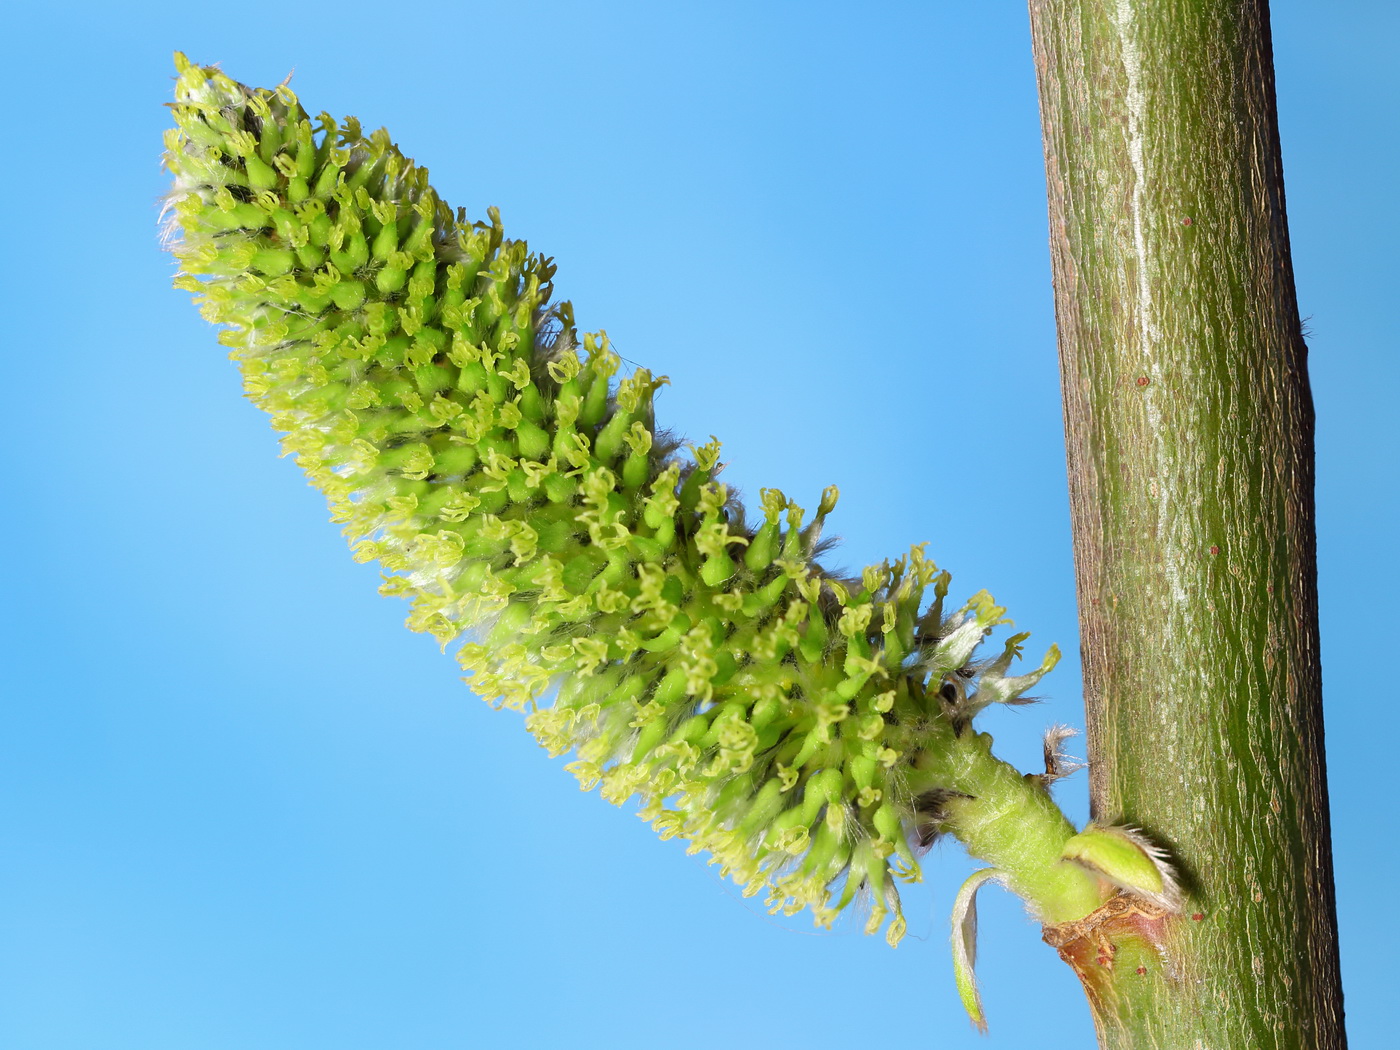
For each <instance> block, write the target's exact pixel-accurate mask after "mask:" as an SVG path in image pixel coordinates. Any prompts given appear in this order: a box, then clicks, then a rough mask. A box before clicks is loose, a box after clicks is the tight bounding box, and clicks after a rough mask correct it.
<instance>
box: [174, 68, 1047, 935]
mask: <svg viewBox="0 0 1400 1050" xmlns="http://www.w3.org/2000/svg"><path fill="white" fill-rule="evenodd" d="M176 65H177V69H178V72H179V80H178V83H177V86H176V104H175V106H174V114H175V123H176V127H175V128H174V129H172V130H171V131H169V132H167V135H166V146H167V154H166V164H167V166H168V168H169V170H170V171H171V173H172V174H173V176H174V189H173V192H172V193H171V195H170V198H169V205H168V210H169V235H170V236H169V242H170V244H171V245H172V248H173V250H174V252H175V255H176V256H177V258H178V259H179V261H180V264H181V266H182V272H181V273H180V274H179V276H177V278H176V280H175V284H176V285H177V286H178V287H180V288H183V289H186V290H188V291H190V292H193V293H194V294H195V296H196V301H197V302H198V304H199V306H200V308H201V310H202V312H203V314H204V316H205V317H206V318H208V319H209V320H210V321H212V322H215V323H219V324H223V325H227V326H228V327H227V328H226V329H225V330H224V331H223V332H222V333H221V336H220V339H221V341H222V342H223V343H224V344H225V345H226V346H228V347H229V348H230V349H231V351H232V352H231V355H230V356H231V357H233V358H234V359H235V360H236V361H237V362H238V363H239V365H240V367H241V369H242V372H243V376H244V382H245V388H246V390H247V394H248V396H249V398H250V399H252V400H253V401H254V402H255V403H256V404H258V405H259V406H261V407H262V408H264V409H266V410H267V411H268V412H269V413H270V414H271V415H272V417H273V424H274V426H275V427H276V428H277V429H278V430H280V431H282V432H283V433H284V437H283V446H284V448H285V449H286V451H288V452H290V453H292V454H293V455H295V457H296V459H297V462H298V463H299V464H300V465H301V467H302V468H303V469H304V470H305V471H306V473H307V475H308V477H309V479H310V480H311V482H312V484H314V485H316V486H317V487H318V488H320V489H321V490H322V491H323V492H324V493H325V494H326V496H327V498H328V500H329V503H330V507H331V513H332V517H333V520H335V521H337V522H340V523H342V524H343V525H344V531H345V534H346V536H347V538H348V539H349V541H350V543H351V545H352V546H353V547H354V549H355V556H356V558H357V559H360V560H365V561H368V560H378V561H379V562H380V564H381V566H382V567H383V568H384V569H385V571H386V577H385V583H384V586H383V587H382V588H381V590H382V591H383V593H385V594H393V595H397V596H401V597H404V598H407V599H408V600H409V601H410V602H411V612H410V615H409V621H408V622H409V626H410V627H412V628H413V629H414V630H418V631H424V632H427V633H429V634H432V635H433V636H434V637H436V638H437V639H438V640H439V641H440V642H441V643H442V644H443V645H444V647H446V646H449V645H456V646H457V649H456V656H457V659H458V661H459V662H460V663H461V665H462V667H463V668H464V669H465V670H466V671H467V672H468V674H469V678H468V681H469V683H470V684H471V686H472V687H473V689H474V690H475V691H476V692H478V693H479V694H480V695H481V696H482V697H483V698H484V699H487V700H488V701H490V702H492V703H494V704H496V705H498V706H502V707H508V708H512V709H515V710H520V711H525V712H528V717H527V719H526V724H527V726H528V727H529V729H530V731H531V732H532V733H533V734H534V735H535V737H536V738H537V739H538V740H539V742H540V744H541V745H543V746H544V747H545V748H546V749H548V750H549V751H550V752H551V753H552V754H556V755H560V754H566V753H569V752H573V753H574V754H575V755H576V759H575V761H573V762H572V763H571V764H570V765H569V767H568V768H569V769H570V770H571V771H572V772H573V773H574V774H575V775H576V776H577V777H578V779H579V781H580V783H581V784H582V786H583V787H584V788H585V789H587V788H591V787H594V786H599V787H600V789H601V791H602V794H603V795H604V797H606V798H608V799H609V800H611V801H613V802H618V803H621V802H623V801H625V800H628V799H631V798H637V799H639V800H640V803H641V815H642V816H643V817H644V818H645V819H647V820H649V821H651V823H652V824H653V826H654V827H655V828H656V829H657V830H658V831H659V832H660V833H661V834H662V835H663V837H667V838H669V837H673V836H674V837H680V838H683V839H686V840H688V841H689V842H690V844H691V846H690V848H691V850H692V851H707V852H709V853H710V854H711V855H712V857H713V859H714V861H715V862H717V863H718V864H719V865H720V866H721V868H722V869H723V870H724V871H725V872H726V873H728V874H729V875H731V876H732V877H733V878H734V879H735V880H736V881H737V882H738V883H740V884H741V885H742V886H743V887H744V892H745V893H746V894H752V893H757V892H759V891H761V890H763V889H765V888H766V889H767V891H768V903H769V906H770V907H771V908H773V910H774V911H782V912H784V913H786V914H792V913H794V912H796V911H798V910H800V909H802V908H803V907H808V908H811V909H812V912H813V914H814V916H815V917H816V920H817V922H818V923H819V924H822V925H826V924H829V923H830V922H831V921H832V920H833V919H834V918H835V916H836V914H837V913H838V912H839V911H840V910H841V909H842V908H843V907H845V906H846V905H847V904H849V903H850V902H851V901H853V900H856V899H858V898H861V897H863V898H865V899H867V900H868V901H869V909H870V922H869V928H870V929H875V928H877V927H878V926H880V925H881V924H882V923H883V922H884V921H885V920H886V919H889V920H890V923H889V926H888V928H887V931H886V932H887V937H888V938H889V939H890V941H891V943H895V942H897V940H898V939H899V937H900V936H901V935H902V933H903V930H904V922H903V919H902V918H901V916H900V911H899V895H898V893H897V892H896V890H895V882H896V880H897V879H905V880H913V879H917V878H918V873H919V866H918V862H917V860H916V859H915V856H914V853H913V851H912V850H911V846H910V842H911V840H912V839H914V838H915V837H916V835H917V832H916V828H917V827H919V826H920V824H921V820H922V821H923V822H924V823H926V821H927V818H928V816H929V815H928V814H927V813H921V812H920V811H919V808H918V807H919V805H920V803H919V799H920V797H921V796H924V795H926V794H928V793H930V792H933V793H935V794H936V789H938V788H939V787H940V785H939V784H938V783H928V782H925V781H924V780H921V779H920V773H919V770H920V769H922V768H926V767H927V766H928V765H929V763H927V762H922V763H921V762H919V761H918V759H919V756H921V755H926V754H928V753H929V752H930V751H932V750H936V749H938V748H939V747H940V746H947V742H948V741H951V740H953V739H955V738H956V737H957V735H958V734H959V733H960V732H962V726H961V725H959V724H958V719H959V718H961V717H962V715H963V714H964V713H965V711H964V710H963V709H956V710H955V709H950V707H949V706H948V704H947V702H946V700H945V699H944V698H943V697H942V696H941V695H940V690H941V689H942V687H943V685H944V683H945V682H946V681H948V680H950V678H954V677H956V678H957V680H958V681H959V682H961V683H962V685H961V687H960V688H961V693H960V695H961V696H963V697H967V698H977V697H980V698H981V701H980V702H983V703H985V702H990V701H993V700H995V701H1001V702H1005V701H1007V700H1014V699H1016V698H1017V697H1018V696H1020V694H1021V693H1022V692H1023V691H1024V690H1025V689H1027V688H1029V687H1030V685H1032V684H1033V683H1034V682H1035V681H1036V680H1037V679H1038V678H1039V677H1040V675H1041V674H1043V673H1044V672H1045V671H1046V670H1048V669H1049V667H1050V665H1051V664H1052V663H1053V657H1054V654H1053V651H1052V655H1051V656H1050V657H1047V660H1046V661H1045V662H1044V663H1043V664H1042V665H1041V667H1040V668H1037V669H1035V670H1033V671H1032V672H1030V673H1029V674H1027V675H1022V676H1018V677H1006V676H1005V673H1004V672H1005V671H1006V669H1007V667H1008V666H1009V662H1010V655H1011V652H1012V648H1008V654H1007V657H1006V658H1004V659H1002V660H998V661H996V662H994V663H993V664H992V665H990V666H989V667H987V668H985V669H982V670H981V671H980V672H978V670H977V668H976V667H975V666H974V665H971V664H969V661H970V660H971V658H972V654H973V650H974V649H975V648H976V646H977V643H978V642H980V641H981V639H982V638H983V636H984V635H985V634H986V633H988V632H989V631H990V630H991V628H992V627H994V626H995V625H997V624H999V623H1002V622H1004V621H1003V619H1002V613H1003V610H1001V609H1000V608H998V607H997V606H996V605H995V604H994V603H993V602H992V601H991V599H990V598H989V597H988V596H986V595H985V593H983V594H979V595H977V596H976V597H974V598H973V599H972V600H971V601H970V602H968V604H967V605H965V606H964V607H963V608H962V609H960V610H959V611H957V612H956V613H954V614H953V615H952V616H951V617H948V618H947V619H946V620H945V619H944V617H943V614H942V604H941V603H942V597H943V595H944V594H945V593H946V591H947V582H948V577H947V574H946V573H940V572H939V571H938V569H937V568H936V567H935V566H934V564H933V563H932V562H931V561H929V560H927V558H926V557H925V556H924V553H923V549H922V547H915V548H914V549H912V550H911V551H910V552H909V553H908V554H907V555H906V556H905V557H904V558H902V559H900V560H899V561H898V562H896V563H894V564H893V565H889V564H885V565H880V566H871V567H870V568H868V569H867V570H866V571H865V572H864V573H863V574H862V576H861V577H860V578H857V579H852V580H839V579H835V578H832V577H830V576H828V575H827V574H826V573H825V572H824V571H823V570H822V568H821V567H820V566H819V565H818V564H817V563H816V562H815V561H814V560H813V553H814V550H815V547H816V544H817V541H818V539H819V535H820V531H821V526H822V522H823V519H825V517H826V516H827V515H828V514H829V513H830V511H831V510H832V508H833V507H834V506H835V503H836V492H835V489H834V488H832V489H828V490H827V491H826V492H825V493H824V494H823V496H822V499H821V503H820V507H819V509H818V512H817V514H816V515H814V517H813V519H812V521H811V522H810V523H809V524H807V525H806V526H805V527H804V525H803V518H804V514H803V511H802V509H801V508H800V507H798V506H796V505H795V504H793V503H792V502H791V501H790V500H788V499H787V498H786V497H785V496H784V495H783V494H782V493H781V492H778V491H777V490H775V489H766V490H764V491H763V493H762V506H763V512H764V516H763V519H762V522H761V523H760V524H759V525H758V527H757V528H756V529H751V528H747V527H745V526H743V525H742V524H741V523H742V521H743V516H742V514H741V513H740V508H739V506H738V504H737V503H736V502H735V501H734V498H733V497H732V495H731V494H730V493H729V491H728V490H727V489H726V487H725V486H724V485H722V484H720V483H718V482H717V481H716V480H715V475H716V474H717V473H718V470H719V453H720V446H719V442H718V441H715V440H711V441H710V442H709V443H707V444H706V445H703V446H701V447H699V448H696V449H694V452H693V458H686V457H683V456H681V455H678V454H677V453H676V452H675V450H674V448H673V446H672V445H671V444H670V443H669V442H668V441H667V440H666V439H665V438H664V436H660V435H658V433H657V431H656V429H655V426H654V423H653V413H652V401H653V397H654V395H655V392H656V390H657V389H658V388H659V387H660V385H662V384H663V383H665V382H666V380H665V378H664V377H653V376H652V375H651V374H650V373H649V372H647V371H645V370H639V371H637V372H634V373H633V374H632V375H630V376H627V377H623V378H621V379H620V381H618V382H614V380H613V377H614V375H615V373H617V372H618V370H619V368H620V365H621V361H620V359H619V358H618V356H617V354H616V353H615V352H614V351H613V350H612V348H611V345H610V343H609V342H608V339H607V337H606V335H605V334H603V333H598V334H597V335H592V334H590V335H585V336H584V337H583V338H582V340H580V339H579V338H578V335H577V333H576V331H575V330H574V328H573V323H572V311H571V309H570V307H569V306H568V304H567V303H563V304H555V303H553V302H552V295H553V291H554V289H553V284H552V280H553V276H554V265H553V263H552V262H551V261H550V260H549V259H547V258H545V257H542V256H540V255H537V254H534V253H531V252H530V251H529V249H528V248H527V246H526V245H525V243H524V242H520V241H511V240H508V239H506V238H505V236H504V234H503V232H502V227H501V224H500V217H499V215H498V213H497V212H496V211H495V210H494V209H491V210H489V211H488V219H489V222H487V223H481V222H477V223H468V222H466V221H465V219H463V218H462V217H461V216H460V215H458V216H454V215H453V213H452V211H451V209H450V208H449V207H448V206H447V205H446V204H445V203H443V202H442V201H441V200H440V199H439V198H438V197H437V196H436V195H435V194H434V192H433V191H432V189H431V188H430V187H429V186H428V184H427V173H426V171H425V170H424V169H421V168H417V167H415V166H414V165H413V163H412V162H411V161H409V160H407V159H405V158H404V157H403V156H402V154H401V153H400V152H399V151H398V149H397V148H396V147H395V146H393V145H392V144H391V142H390V140H389V137H388V135H387V133H386V132H384V131H383V130H380V131H377V132H375V133H373V134H372V135H370V136H369V137H366V136H365V135H364V134H363V133H362V131H361V129H360V126H359V122H358V121H357V120H355V119H354V118H346V119H345V121H344V122H342V123H338V122H337V121H335V120H334V119H332V118H331V117H330V116H328V115H327V114H324V113H322V114H320V115H319V116H318V117H316V118H311V117H310V116H308V114H307V112H306V111H305V110H304V109H303V108H302V107H301V105H300V104H299V103H298V101H297V99H296V96H295V95H294V94H293V93H292V92H291V91H290V90H288V89H287V88H286V87H285V86H283V87H279V88H277V89H276V90H273V91H265V90H254V89H251V88H247V87H244V86H243V85H241V84H238V83H236V82H234V81H233V80H230V79H229V78H228V77H227V76H225V75H224V74H223V73H221V72H219V71H218V70H217V69H212V68H201V67H199V66H196V65H194V64H192V63H190V62H189V61H188V60H187V59H186V58H185V57H184V56H183V55H177V56H176ZM784 525H785V527H784ZM930 585H932V586H933V588H934V597H935V599H936V601H935V603H934V604H933V606H932V607H931V608H929V609H927V610H922V611H921V608H922V602H923V598H924V595H925V592H926V591H927V590H928V589H929V587H930ZM1019 640H1020V638H1019V636H1018V638H1017V639H1016V641H1018V642H1019ZM551 696H552V697H553V699H552V702H551V701H550V699H549V698H550V697H551Z"/></svg>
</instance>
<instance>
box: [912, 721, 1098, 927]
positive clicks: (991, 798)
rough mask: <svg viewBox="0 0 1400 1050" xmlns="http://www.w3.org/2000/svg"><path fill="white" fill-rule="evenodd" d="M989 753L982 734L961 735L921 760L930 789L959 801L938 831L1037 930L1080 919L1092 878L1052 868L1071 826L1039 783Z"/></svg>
mask: <svg viewBox="0 0 1400 1050" xmlns="http://www.w3.org/2000/svg"><path fill="white" fill-rule="evenodd" d="M991 745H992V738H991V736H990V735H989V734H987V733H974V732H970V731H969V732H964V733H963V734H962V735H961V736H958V737H956V738H954V739H952V740H951V741H949V742H948V744H947V745H946V746H944V745H940V747H939V749H938V750H937V751H936V752H933V751H930V752H929V753H927V754H926V755H925V756H924V757H923V758H922V759H921V762H920V772H921V773H923V774H925V775H927V776H929V778H930V783H934V784H938V785H942V786H943V787H945V788H950V789H953V790H956V791H958V792H961V793H962V795H961V797H953V798H950V799H949V800H948V801H947V803H946V804H945V805H946V810H945V814H946V815H945V820H944V827H945V828H946V829H947V831H948V832H949V833H950V834H952V835H953V836H954V837H956V838H957V839H958V840H959V841H960V842H962V844H963V846H964V847H965V848H966V849H967V851H968V852H969V853H970V854H972V856H974V857H977V858H979V859H981V860H985V861H987V862H988V863H989V864H991V865H993V866H995V867H997V868H999V869H1001V871H1003V872H1005V874H1006V878H1007V886H1008V888H1009V889H1011V890H1012V891H1013V892H1014V893H1016V894H1017V895H1018V896H1020V897H1021V898H1022V899H1024V900H1025V901H1026V902H1027V903H1028V904H1029V905H1030V906H1031V907H1032V908H1033V909H1034V911H1035V913H1036V916H1037V918H1039V919H1040V921H1041V922H1044V923H1062V922H1071V921H1073V920H1076V919H1082V918H1083V917H1084V916H1085V915H1088V914H1089V913H1090V912H1092V911H1093V910H1094V909H1095V908H1097V907H1098V906H1099V905H1100V904H1102V903H1103V900H1104V894H1103V891H1102V889H1101V887H1100V883H1099V880H1098V879H1097V878H1096V877H1095V876H1093V875H1091V874H1089V873H1088V872H1087V871H1085V870H1084V869H1083V868H1080V867H1077V866H1076V865H1073V864H1069V863H1066V862H1064V861H1061V860H1060V854H1061V852H1062V851H1063V850H1064V847H1065V843H1066V842H1068V841H1069V840H1070V838H1071V837H1072V836H1073V835H1074V834H1075V828H1074V825H1072V824H1071V823H1070V822H1069V818H1067V817H1066V816H1065V815H1064V813H1063V812H1061V810H1060V808H1059V806H1057V805H1056V804H1055V801H1054V800H1053V799H1052V798H1051V797H1050V792H1049V791H1047V790H1046V788H1045V787H1044V786H1043V784H1042V783H1041V781H1039V780H1038V779H1037V778H1036V777H1034V776H1026V775H1023V774H1022V773H1021V772H1020V771H1019V770H1017V769H1016V768H1015V767H1014V766H1012V765H1009V764H1008V763H1006V762H1003V761H1001V760H1000V759H999V758H997V757H995V756H994V755H993V754H992V753H991Z"/></svg>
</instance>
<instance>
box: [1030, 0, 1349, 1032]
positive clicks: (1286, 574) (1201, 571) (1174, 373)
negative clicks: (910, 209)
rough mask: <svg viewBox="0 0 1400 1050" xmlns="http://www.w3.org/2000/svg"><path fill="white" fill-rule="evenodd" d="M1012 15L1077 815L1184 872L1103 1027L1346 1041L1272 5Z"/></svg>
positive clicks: (1141, 5)
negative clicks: (1046, 308) (1158, 851)
mask: <svg viewBox="0 0 1400 1050" xmlns="http://www.w3.org/2000/svg"><path fill="white" fill-rule="evenodd" d="M1030 14H1031V26H1032V37H1033V47H1034V52H1035V63H1036V72H1037V77H1038V82H1039V88H1040V99H1041V118H1042V124H1043V128H1044V134H1045V156H1046V175H1047V184H1048V193H1049V211H1050V243H1051V256H1052V266H1053V273H1054V282H1055V306H1056V317H1057V325H1058V330H1059V344H1060V361H1061V377H1062V384H1063V392H1064V403H1065V429H1066V441H1067V453H1068V459H1069V474H1070V496H1071V514H1072V520H1073V528H1074V549H1075V564H1076V574H1077V577H1078V592H1079V607H1080V624H1081V632H1082V638H1081V644H1082V646H1083V651H1084V676H1085V703H1086V707H1087V721H1088V738H1089V753H1090V759H1091V777H1090V784H1091V793H1092V803H1093V807H1094V815H1095V818H1096V819H1098V820H1101V821H1104V822H1109V823H1131V824H1134V825H1137V826H1140V827H1141V828H1143V829H1144V831H1145V832H1147V833H1148V834H1149V835H1150V836H1151V837H1153V838H1154V839H1157V840H1159V841H1161V842H1164V843H1167V844H1170V846H1171V848H1172V850H1173V852H1174V854H1175V855H1176V857H1177V859H1178V861H1179V862H1180V864H1181V866H1182V868H1183V872H1184V875H1185V877H1186V888H1187V889H1188V891H1189V894H1190V903H1189V904H1188V908H1187V915H1188V916H1190V918H1188V919H1185V920H1182V921H1181V922H1179V923H1178V925H1177V929H1176V930H1175V931H1174V933H1173V941H1174V944H1175V945H1176V951H1177V956H1178V959H1179V966H1180V972H1179V973H1176V974H1172V973H1171V972H1169V971H1170V970H1171V967H1170V966H1167V965H1153V964H1152V960H1151V959H1145V960H1144V965H1142V966H1135V967H1134V968H1133V969H1132V970H1131V971H1129V970H1127V969H1126V968H1125V967H1123V966H1117V967H1115V969H1114V973H1113V975H1112V977H1111V979H1110V981H1109V984H1110V990H1111V994H1109V995H1108V996H1107V997H1106V999H1105V1000H1104V1004H1103V1005H1102V1008H1101V1009H1100V1010H1099V1011H1098V1015H1099V1016H1098V1018H1097V1019H1098V1021H1099V1024H1100V1033H1101V1038H1102V1039H1103V1040H1104V1043H1105V1045H1109V1046H1118V1047H1128V1046H1133V1047H1147V1046H1153V1047H1157V1046H1171V1047H1210V1048H1211V1050H1221V1048H1223V1047H1246V1046H1247V1047H1251V1048H1253V1047H1329V1048H1332V1047H1341V1046H1344V1045H1345V1035H1344V1032H1343V1028H1342V1017H1341V991H1340V979H1339V976H1338V964H1337V952H1336V936H1335V908H1334V904H1333V884H1332V870H1331V853H1330V845H1329V843H1330V829H1329V823H1328V813H1327V787H1326V772H1325V762H1324V754H1323V726H1322V708H1321V677H1320V665H1319V658H1318V632H1317V595H1316V555H1315V538H1314V527H1313V417H1312V403H1311V395H1310V392H1309V388H1308V380H1307V372H1306V356H1307V348H1306V346H1305V345H1304V342H1303V339H1302V335H1301V331H1300V324H1299V319H1298V309H1297V304H1296V299H1295V293H1294V287H1293V273H1292V265H1291V262H1290V257H1289V245H1288V231H1287V224H1286V215H1285V208H1284V194H1283V173H1282V161H1281V154H1280V148H1279V139H1278V128H1277V119H1276V111H1275V103H1274V85H1273V71H1272V50H1271V43H1270V36H1269V21H1268V7H1267V4H1266V3H1265V2H1263V0H1173V2H1164V0H1030ZM1193 920H1194V921H1193ZM1125 958H1126V956H1125ZM1144 970H1145V971H1147V972H1140V971H1144Z"/></svg>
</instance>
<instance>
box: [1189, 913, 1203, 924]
mask: <svg viewBox="0 0 1400 1050" xmlns="http://www.w3.org/2000/svg"><path fill="white" fill-rule="evenodd" d="M1204 918H1205V913H1204V912H1199V911H1193V912H1192V913H1191V921H1192V922H1200V921H1201V920H1202V919H1204Z"/></svg>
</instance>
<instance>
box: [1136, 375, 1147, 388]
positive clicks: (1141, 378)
mask: <svg viewBox="0 0 1400 1050" xmlns="http://www.w3.org/2000/svg"><path fill="white" fill-rule="evenodd" d="M1146 385H1147V377H1146V376H1138V386H1146Z"/></svg>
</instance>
